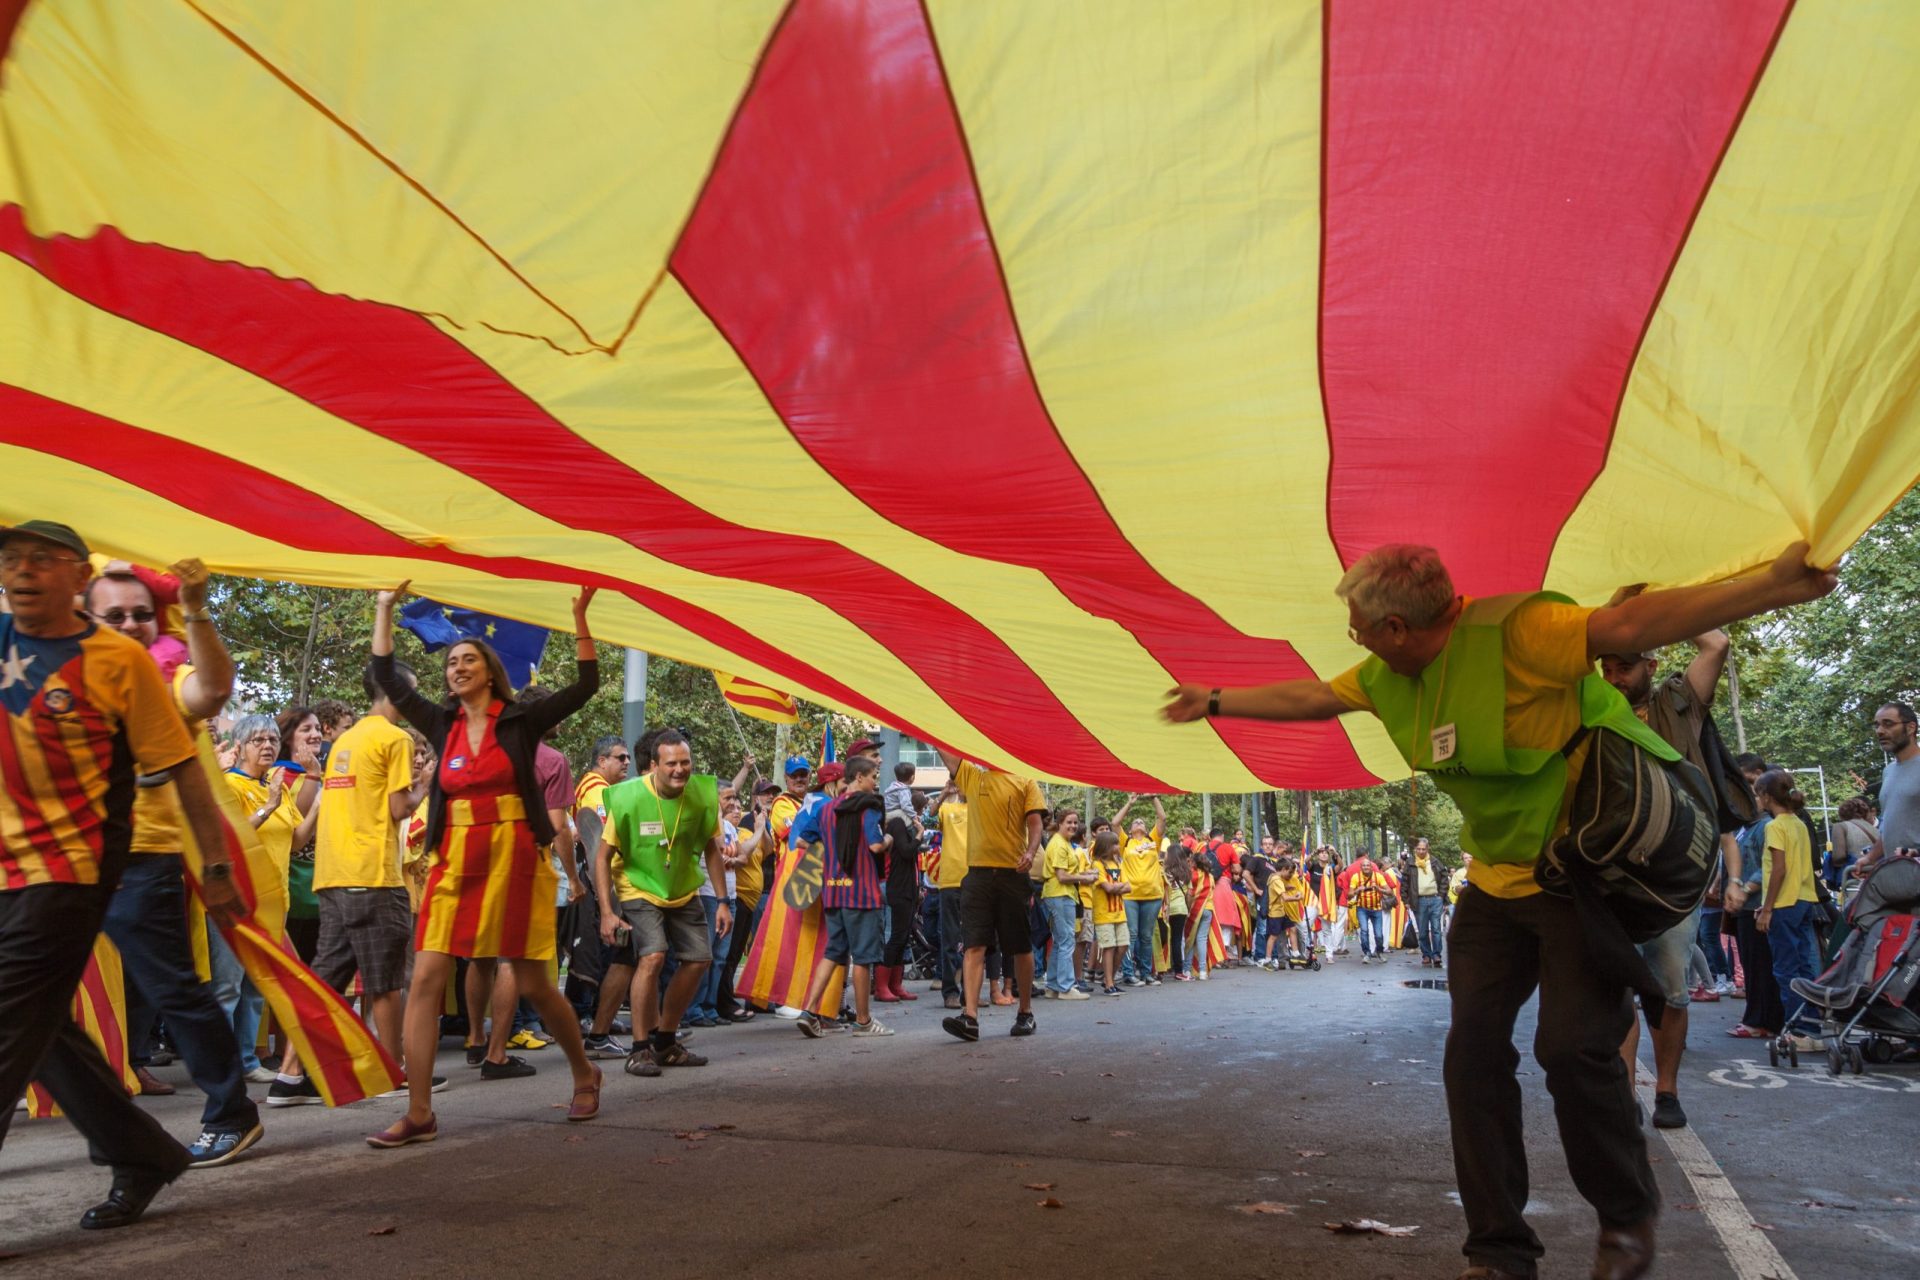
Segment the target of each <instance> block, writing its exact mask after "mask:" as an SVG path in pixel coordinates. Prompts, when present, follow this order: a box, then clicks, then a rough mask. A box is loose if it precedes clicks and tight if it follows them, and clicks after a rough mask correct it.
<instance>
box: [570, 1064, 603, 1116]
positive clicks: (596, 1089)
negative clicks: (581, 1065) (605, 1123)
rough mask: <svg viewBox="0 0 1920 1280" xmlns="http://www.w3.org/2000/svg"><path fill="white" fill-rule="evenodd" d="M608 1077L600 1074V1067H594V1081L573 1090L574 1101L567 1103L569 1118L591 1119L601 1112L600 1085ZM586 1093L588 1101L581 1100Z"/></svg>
mask: <svg viewBox="0 0 1920 1280" xmlns="http://www.w3.org/2000/svg"><path fill="white" fill-rule="evenodd" d="M605 1081H606V1077H605V1076H603V1075H601V1074H600V1068H598V1067H595V1068H594V1069H593V1083H592V1084H583V1085H581V1086H580V1087H579V1088H578V1089H575V1090H574V1091H573V1101H572V1102H570V1103H569V1104H567V1119H569V1120H591V1119H593V1118H594V1117H595V1116H597V1115H599V1114H600V1086H601V1085H602V1084H603V1083H605ZM582 1095H584V1096H585V1097H586V1101H585V1102H584V1103H583V1102H581V1100H580V1099H581V1097H582Z"/></svg>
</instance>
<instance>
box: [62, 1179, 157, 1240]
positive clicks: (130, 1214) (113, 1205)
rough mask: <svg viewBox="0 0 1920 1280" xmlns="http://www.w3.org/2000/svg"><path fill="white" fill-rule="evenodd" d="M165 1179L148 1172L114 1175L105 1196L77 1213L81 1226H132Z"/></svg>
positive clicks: (87, 1228)
mask: <svg viewBox="0 0 1920 1280" xmlns="http://www.w3.org/2000/svg"><path fill="white" fill-rule="evenodd" d="M167 1182H168V1179H166V1178H163V1177H161V1176H159V1175H158V1174H152V1173H142V1174H131V1173H123V1174H115V1175H114V1179H113V1189H112V1190H111V1191H109V1192H107V1198H106V1199H105V1200H102V1201H101V1202H100V1203H99V1204H97V1205H95V1206H93V1208H91V1209H89V1210H87V1211H86V1212H85V1213H83V1214H81V1215H80V1227H81V1229H82V1230H84V1231H104V1230H106V1229H107V1228H108V1227H130V1226H132V1225H133V1224H134V1223H136V1222H138V1221H140V1218H141V1216H142V1215H143V1214H145V1213H146V1211H147V1206H148V1205H150V1204H152V1203H153V1198H154V1197H155V1196H157V1195H159V1194H160V1188H162V1187H164V1186H166V1185H167Z"/></svg>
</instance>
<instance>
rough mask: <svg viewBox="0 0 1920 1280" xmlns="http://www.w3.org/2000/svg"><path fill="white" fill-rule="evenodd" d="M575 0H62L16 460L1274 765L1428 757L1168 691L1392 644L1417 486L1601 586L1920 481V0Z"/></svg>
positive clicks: (806, 677) (33, 164)
mask: <svg viewBox="0 0 1920 1280" xmlns="http://www.w3.org/2000/svg"><path fill="white" fill-rule="evenodd" d="M565 14H566V16H565V19H564V21H562V20H557V19H556V18H555V17H554V16H553V12H552V8H551V6H541V5H524V4H523V5H513V4H492V5H471V4H439V5H420V4H391V3H377V2H376V0H332V2H330V3H325V4H315V3H307V4H288V3H285V0H195V2H194V3H191V4H187V3H171V4H161V3H121V4H111V3H85V2H83V0H0V157H4V159H3V160H0V465H4V467H5V474H6V475H7V477H8V479H9V484H8V485H7V488H6V492H5V493H4V494H0V517H5V518H9V519H12V518H19V517H24V516H27V515H29V514H31V515H35V516H40V517H44V518H50V519H57V520H65V521H68V522H70V523H72V524H74V525H75V526H76V527H80V528H84V529H85V530H86V531H87V534H88V537H89V539H90V541H92V542H93V543H94V545H96V546H97V547H99V548H100V549H101V550H102V551H104V552H108V553H111V554H115V555H124V556H127V557H129V558H132V559H136V560H143V561H150V562H151V561H157V562H160V563H165V562H167V560H168V559H170V558H171V557H172V556H173V555H176V554H179V552H180V551H181V550H182V549H190V550H192V551H194V552H195V553H197V554H199V555H201V556H202V557H203V558H204V559H205V560H206V561H207V562H208V563H209V564H210V565H212V566H213V567H214V568H216V569H218V570H220V571H222V572H227V573H238V574H246V575H251V576H255V577H261V578H269V579H284V580H294V581H303V582H320V583H326V584H330V585H335V586H339V585H359V586H367V587H373V586H382V585H391V584H392V583H393V582H394V581H395V580H396V579H398V578H402V577H410V578H411V579H412V580H413V584H414V588H415V590H416V591H418V592H419V593H420V594H422V595H425V596H428V597H430V598H432V599H434V600H437V601H445V602H450V603H454V604H457V605H459V606H461V607H464V608H468V609H472V610H474V611H476V612H480V613H485V614H489V615H493V616H496V617H510V618H517V619H523V620H525V621H526V622H528V623H529V624H532V625H535V626H539V627H550V628H555V629H558V630H562V631H568V630H571V628H572V620H571V616H570V611H569V601H570V600H571V599H572V597H573V596H574V594H575V593H576V592H577V591H578V590H579V587H580V586H581V584H583V583H584V584H591V585H595V586H598V587H599V588H600V589H601V594H600V595H599V597H598V599H597V601H596V603H595V605H594V613H593V624H594V630H595V632H596V634H598V635H600V636H602V637H603V638H605V639H608V640H610V641H613V642H616V643H619V644H622V645H629V646H633V647H636V648H640V649H645V650H647V651H649V652H652V653H660V654H665V655H668V656H671V657H673V658H676V659H679V660H683V661H687V662H691V663H697V664H698V665H700V666H703V667H707V668H709V669H716V670H721V671H728V672H734V673H737V674H739V675H740V676H742V677H743V678H745V679H748V680H751V681H754V682H756V683H762V684H766V685H768V686H770V687H774V688H778V689H782V690H786V691H789V692H791V693H792V694H794V695H795V696H796V697H800V698H804V699H807V700H809V701H812V702H817V703H820V704H823V705H826V706H829V707H832V708H834V709H835V710H838V711H841V712H844V713H847V714H849V715H851V716H853V717H855V718H857V719H859V720H861V721H862V722H865V723H878V724H886V725H892V726H896V727H898V728H899V729H900V730H901V731H902V732H904V733H908V734H911V735H913V736H914V737H916V738H919V739H921V740H923V741H928V742H934V743H938V744H940V745H941V746H943V747H946V748H948V749H950V750H952V751H954V752H956V753H958V754H960V755H963V756H966V757H968V758H970V759H977V760H981V761H985V762H990V763H992V764H995V765H998V766H1000V767H1003V768H1006V769H1010V770H1013V771H1015V772H1018V773H1021V774H1023V775H1028V776H1034V777H1040V778H1046V779H1051V780H1058V781H1069V782H1075V783H1093V784H1098V785H1100V786H1103V787H1111V788H1116V789H1120V790H1125V791H1150V790H1168V789H1176V790H1187V791H1216V792H1235V793H1239V792H1249V791H1259V790H1265V789H1269V788H1274V787H1286V788H1294V789H1308V790H1320V789H1327V788H1337V787H1348V786H1358V785H1365V784H1368V783H1371V782H1373V781H1375V780H1376V779H1378V778H1382V777H1395V778H1397V777H1404V776H1406V766H1405V764H1404V762H1403V761H1402V760H1401V758H1400V756H1399V754H1398V752H1396V751H1395V750H1394V748H1393V745H1392V743H1391V742H1390V741H1389V740H1388V738H1387V735H1386V733H1385V732H1384V730H1383V729H1381V727H1380V726H1379V724H1378V723H1377V721H1376V720H1375V719H1374V718H1372V717H1368V716H1349V717H1345V718H1343V719H1342V720H1340V721H1338V722H1332V723H1326V724H1312V725H1291V726H1289V725H1278V724H1270V723H1264V722H1254V721H1245V720H1222V721H1219V722H1217V723H1207V724H1195V725H1183V726H1173V725H1168V724H1164V723H1162V722H1161V721H1160V720H1159V719H1158V718H1157V716H1156V709H1157V707H1158V706H1159V704H1160V703H1161V701H1162V696H1163V694H1164V692H1165V691H1166V689H1167V687H1168V686H1169V685H1170V684H1173V683H1175V682H1190V683H1195V684H1199V685H1201V686H1203V687H1205V686H1211V685H1231V684H1252V683H1258V682H1264V681H1270V680H1277V679H1282V678H1288V677H1319V678H1323V679H1324V678H1328V677H1331V676H1333V675H1335V674H1337V673H1339V672H1340V671H1342V670H1343V669H1345V668H1347V667H1349V666H1351V665H1352V664H1353V663H1354V662H1355V661H1356V660H1358V658H1359V657H1360V656H1361V651H1360V650H1359V649H1357V648H1356V647H1355V646H1354V645H1353V644H1352V643H1351V642H1350V641H1349V639H1348V637H1347V624H1348V618H1347V612H1346V609H1345V607H1344V606H1343V605H1342V604H1341V603H1340V602H1339V601H1338V600H1336V599H1335V598H1334V596H1333V594H1332V587H1333V585H1334V583H1335V582H1336V581H1337V580H1338V579H1339V577H1340V575H1341V572H1342V570H1343V568H1344V567H1345V566H1347V565H1350V564H1352V563H1353V562H1354V561H1355V560H1356V559H1357V558H1358V557H1359V556H1361V555H1362V554H1364V553H1366V552H1367V551H1369V550H1372V549H1373V548H1375V547H1378V546H1380V545H1382V544H1383V543H1390V542H1402V541H1414V542H1422V543H1428V544H1431V545H1433V546H1435V547H1437V548H1438V549H1439V551H1440V553H1441V554H1442V556H1443V557H1444V558H1445V560H1446V561H1447V563H1448V565H1449V567H1450V568H1451V570H1452V572H1453V575H1454V580H1455V582H1456V584H1457V585H1458V587H1459V589H1460V590H1462V591H1463V592H1466V593H1468V594H1472V595H1486V594H1492V593H1500V592H1511V591H1521V590H1528V589H1532V588H1536V587H1547V588H1551V589H1554V590H1557V591H1561V592H1564V593H1566V594H1568V595H1569V596H1571V597H1573V598H1575V599H1578V600H1582V601H1586V602H1595V603H1597V602H1599V601H1602V600H1605V599H1606V598H1607V597H1608V596H1609V595H1611V593H1612V592H1613V591H1614V590H1615V588H1617V587H1618V586H1619V585H1621V584H1622V583H1629V582H1642V581H1648V582H1652V583H1654V584H1656V585H1658V584H1678V583H1689V582H1705V581H1711V580H1715V579H1719V578H1722V577H1726V576H1728V575H1731V574H1735V573H1738V572H1741V571H1743V570H1747V569H1752V568H1754V567H1756V566H1759V565H1763V564H1765V563H1767V562H1769V561H1770V560H1772V559H1773V558H1774V557H1775V556H1777V555H1778V553H1779V552H1780V551H1781V550H1782V549H1784V548H1785V547H1787V546H1788V545H1790V544H1792V543H1794V542H1796V541H1797V540H1800V539H1806V540H1808V541H1810V542H1811V544H1812V549H1813V555H1814V557H1815V558H1816V559H1818V560H1819V561H1820V562H1821V563H1831V562H1832V561H1833V560H1834V559H1836V558H1837V557H1838V556H1839V555H1840V554H1841V553H1842V552H1843V551H1845V550H1846V549H1847V548H1848V547H1849V546H1850V545H1851V544H1852V543H1853V541H1854V540H1855V539H1856V538H1857V537H1859V535H1860V534H1861V532H1862V531H1863V530H1865V529H1866V528H1867V527H1868V526H1869V525H1871V524H1872V523H1873V521H1874V520H1875V519H1877V518H1878V517H1879V516H1880V515H1881V513H1883V512H1884V511H1886V509H1887V508H1888V507H1889V506H1891V505H1892V503H1893V502H1894V501H1895V500H1897V499H1898V497H1899V496H1900V495H1901V494H1903V493H1904V492H1906V491H1907V490H1908V489H1909V488H1910V487H1911V486H1912V485H1913V484H1914V482H1915V479H1916V477H1920V361H1916V360H1915V359H1913V341H1912V335H1913V334H1914V333H1915V332H1916V331H1920V290H1916V289H1915V288H1913V281H1915V280H1916V279H1920V200H1916V199H1915V197H1914V192H1915V190H1916V189H1920V148H1916V147H1915V146H1914V145H1913V137H1914V133H1915V128H1914V124H1915V120H1916V119H1917V118H1920V76H1916V75H1915V74H1914V68H1913V51H1914V50H1915V49H1916V48H1920V4H1915V3H1913V2H1912V0H1716V2H1713V3H1707V2H1705V0H1701V2H1696V3H1675V2H1674V0H1608V2H1607V3H1599V4H1597V3H1594V2H1593V0H1531V2H1530V3H1526V4H1516V3H1514V2H1513V0H1448V2H1447V3H1444V4H1438V3H1435V4H1416V3H1398V4H1392V3H1352V2H1349V0H1267V2H1265V3H1258V4H1247V3H1238V2H1235V0H1186V2H1185V3H1181V4H1177V5H1169V4H1166V3H1165V2H1164V0H1105V2H1104V3H1099V4H1064V3H1053V4H1049V3H1031V2H1028V3H1022V2H1020V0H727V3H725V4H701V3H681V4H672V3H651V4H639V3H610V4H590V5H573V6H568V7H567V8H566V10H565ZM636 86H643V87H644V96H645V104H646V109H645V110H635V109H634V107H635V102H636V93H637V90H636ZM582 121H592V122H593V127H591V128H582V127H581V122H582ZM636 174H642V175H644V176H645V177H644V181H636V180H635V177H634V175H636ZM289 439H298V440H299V441H300V442H301V447H300V448H299V449H297V450H289V449H288V448H287V447H286V441H288V440H289ZM1190 494H1191V495H1198V494H1204V495H1205V499H1204V504H1205V505H1204V510H1203V511H1196V510H1195V506H1194V503H1193V502H1192V501H1188V500H1186V496H1187V495H1190ZM28 504H30V506H29V505H28Z"/></svg>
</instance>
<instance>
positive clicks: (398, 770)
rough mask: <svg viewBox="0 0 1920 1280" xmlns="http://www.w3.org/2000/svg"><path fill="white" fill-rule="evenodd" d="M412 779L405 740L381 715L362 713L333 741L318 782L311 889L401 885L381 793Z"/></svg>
mask: <svg viewBox="0 0 1920 1280" xmlns="http://www.w3.org/2000/svg"><path fill="white" fill-rule="evenodd" d="M412 785H413V739H412V738H410V737H408V736H407V731H406V730H405V729H402V728H401V727H400V726H399V725H397V724H395V723H394V722H393V721H391V720H389V719H387V718H386V717H385V716H375V715H367V716H362V717H360V720H359V721H358V722H357V723H356V724H355V725H354V726H353V727H352V728H351V729H348V730H347V731H346V732H345V733H343V734H341V735H340V736H339V738H337V739H335V741H334V744H333V749H332V750H331V751H329V752H328V753H327V770H326V776H325V777H324V778H323V779H322V780H321V783H320V799H319V802H318V803H319V805H320V825H319V826H318V827H317V828H316V829H315V831H314V835H313V888H314V891H315V892H316V893H317V892H318V891H320V890H321V889H399V888H403V887H404V886H405V883H406V882H405V881H404V880H403V879H402V878H401V875H400V840H399V836H398V834H397V824H396V823H395V822H394V820H393V810H392V809H391V808H390V807H389V802H388V797H389V796H393V795H397V794H398V793H400V792H402V791H405V790H407V789H408V788H409V787H411V786H412Z"/></svg>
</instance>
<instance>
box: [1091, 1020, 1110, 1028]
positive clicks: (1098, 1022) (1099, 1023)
mask: <svg viewBox="0 0 1920 1280" xmlns="http://www.w3.org/2000/svg"><path fill="white" fill-rule="evenodd" d="M1093 1025H1094V1026H1096V1027H1110V1026H1112V1025H1113V1023H1111V1022H1109V1021H1107V1019H1105V1018H1095V1019H1094V1022H1093Z"/></svg>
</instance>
